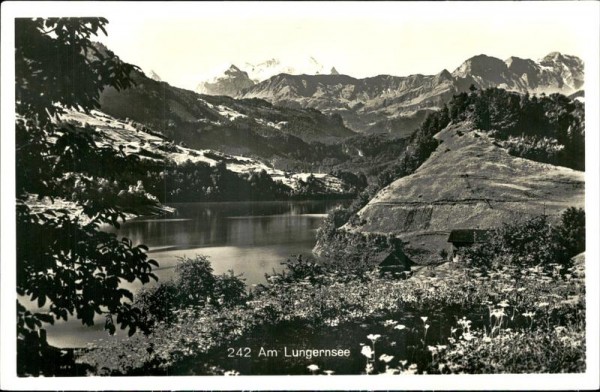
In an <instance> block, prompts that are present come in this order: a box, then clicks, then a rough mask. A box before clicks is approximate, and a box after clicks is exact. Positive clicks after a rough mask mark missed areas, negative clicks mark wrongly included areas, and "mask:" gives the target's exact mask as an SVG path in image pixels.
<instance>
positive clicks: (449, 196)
mask: <svg viewBox="0 0 600 392" xmlns="http://www.w3.org/2000/svg"><path fill="white" fill-rule="evenodd" d="M436 139H437V140H439V141H440V142H441V144H440V145H439V147H438V148H437V149H436V151H435V152H434V153H433V154H432V156H431V157H430V158H429V159H428V160H427V161H426V162H425V163H424V164H423V165H422V166H421V167H420V168H419V169H418V170H417V171H416V172H415V173H414V174H412V175H410V176H407V177H404V178H401V179H399V180H397V181H395V182H393V183H392V184H390V185H389V186H387V187H386V188H384V189H382V190H381V191H380V192H379V193H378V194H377V195H376V196H375V198H373V199H372V200H371V201H370V202H369V203H368V204H367V205H366V206H365V207H364V208H363V209H362V210H361V211H359V212H358V214H357V219H355V220H353V222H354V224H351V223H349V224H346V225H345V226H344V227H343V229H344V230H348V231H350V232H352V231H360V232H367V233H386V234H393V235H394V236H397V237H399V238H401V239H402V240H403V241H406V242H407V244H406V245H405V250H406V251H407V252H408V253H409V254H410V255H411V256H413V258H414V259H415V261H421V262H426V261H428V260H430V259H431V257H432V255H433V256H435V255H436V254H438V252H439V251H440V250H442V249H447V248H448V246H449V244H448V243H447V242H446V241H447V238H448V234H449V232H450V231H451V230H453V229H471V228H473V229H474V228H493V227H497V226H499V225H501V224H502V223H504V222H513V221H518V220H522V219H526V218H530V217H532V216H536V215H541V214H547V215H551V216H557V215H558V214H559V213H560V212H561V211H562V210H564V209H566V208H567V207H569V206H576V207H583V206H584V186H585V179H584V173H583V172H579V171H575V170H572V169H568V168H564V167H558V166H553V165H549V164H543V163H538V162H534V161H531V160H527V159H523V158H516V157H513V156H511V155H509V153H508V152H507V151H506V150H505V149H503V148H501V147H498V146H497V145H496V143H495V141H494V139H492V138H490V137H489V136H487V135H485V134H484V133H482V132H478V131H475V130H473V129H472V127H469V125H468V124H465V123H462V124H459V125H453V126H450V127H448V128H446V129H445V130H443V131H442V132H440V133H439V134H437V135H436Z"/></svg>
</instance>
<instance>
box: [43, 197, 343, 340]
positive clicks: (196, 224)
mask: <svg viewBox="0 0 600 392" xmlns="http://www.w3.org/2000/svg"><path fill="white" fill-rule="evenodd" d="M341 203H342V201H331V200H328V201H324V200H319V201H281V202H233V203H180V204H173V205H172V206H173V207H175V208H176V209H177V212H176V213H175V214H174V215H173V216H170V217H169V218H158V217H157V218H138V219H134V220H131V221H128V222H127V223H125V224H124V225H122V226H121V228H120V229H119V230H118V231H117V235H118V236H119V237H127V238H129V239H131V240H132V241H133V243H134V244H140V243H141V244H145V245H146V246H148V247H149V248H150V249H149V257H151V258H153V259H155V260H156V261H158V262H159V264H160V266H159V268H157V269H155V270H154V272H155V274H156V275H157V276H158V278H159V282H160V281H162V280H167V279H171V278H172V277H173V275H174V267H175V266H176V265H177V263H178V261H179V258H180V257H183V256H187V257H194V256H195V255H206V256H208V257H209V259H210V261H211V264H212V266H213V268H214V272H215V273H216V274H221V273H225V272H227V271H228V270H233V271H234V272H235V273H236V274H242V277H243V278H245V279H246V284H248V285H252V284H257V283H264V282H265V277H264V275H265V273H266V272H272V271H273V270H276V271H281V270H282V267H283V266H282V265H281V262H283V261H285V260H286V259H288V258H289V257H290V256H291V255H296V254H305V255H308V254H310V253H311V250H312V248H313V247H314V245H315V242H316V240H315V235H316V231H317V229H318V227H319V225H320V224H321V222H322V220H323V219H324V218H325V216H326V215H327V212H328V211H330V210H331V209H333V208H335V207H336V206H338V205H340V204H341ZM123 287H127V288H129V289H130V290H132V291H133V292H135V291H137V290H138V289H139V288H140V287H141V284H139V283H137V284H136V283H134V284H124V285H123ZM103 328H104V319H103V317H101V316H99V317H97V320H96V322H95V325H94V326H93V327H84V326H82V325H81V322H80V320H76V319H73V320H69V321H68V322H61V323H57V324H56V325H54V326H48V328H47V330H48V341H49V343H50V344H52V345H55V346H58V347H83V346H85V345H86V344H87V343H88V342H92V341H95V340H102V339H103V340H108V339H122V338H123V335H124V332H122V331H121V330H118V331H117V334H116V336H109V335H108V334H107V333H106V332H105V331H104V330H103Z"/></svg>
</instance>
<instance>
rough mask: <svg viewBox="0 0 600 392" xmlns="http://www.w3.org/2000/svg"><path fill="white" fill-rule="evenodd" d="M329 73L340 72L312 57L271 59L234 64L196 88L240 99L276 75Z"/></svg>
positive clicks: (205, 92) (201, 91)
mask: <svg viewBox="0 0 600 392" xmlns="http://www.w3.org/2000/svg"><path fill="white" fill-rule="evenodd" d="M291 63H293V65H291ZM328 73H329V74H332V75H337V74H338V71H337V70H336V68H335V67H333V66H332V67H331V69H330V70H329V71H327V67H325V66H324V65H323V64H321V63H320V62H319V61H318V60H317V59H315V58H314V57H312V56H309V57H307V58H302V59H299V60H298V59H296V60H294V61H283V60H280V59H277V58H271V59H269V60H266V61H263V62H260V63H256V64H252V63H248V62H246V63H244V64H243V65H242V66H241V67H238V66H236V65H235V64H232V65H231V66H230V67H229V68H228V69H227V70H226V71H224V73H223V74H221V75H218V76H215V77H213V78H211V79H210V80H206V81H202V82H200V83H199V84H198V86H197V87H196V92H198V93H200V94H209V95H229V96H230V97H238V96H240V95H241V94H242V92H243V91H244V90H245V89H247V88H249V87H251V86H253V85H255V84H257V83H260V82H262V81H264V80H267V79H269V78H271V77H273V76H275V75H279V74H288V75H324V74H328Z"/></svg>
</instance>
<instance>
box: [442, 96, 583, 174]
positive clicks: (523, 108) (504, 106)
mask: <svg viewBox="0 0 600 392" xmlns="http://www.w3.org/2000/svg"><path fill="white" fill-rule="evenodd" d="M584 115H585V110H584V105H583V104H582V103H580V102H578V101H574V100H570V99H569V98H567V97H565V96H564V95H561V94H551V95H549V96H545V95H542V96H541V97H536V96H530V95H529V94H525V95H522V94H518V93H514V92H508V91H505V90H502V89H499V88H489V89H486V90H474V91H473V92H471V94H467V93H461V94H458V95H456V96H454V98H453V99H452V101H451V102H450V118H451V120H452V121H454V122H460V121H465V120H469V121H472V122H473V124H474V125H475V126H476V127H477V128H479V129H481V130H484V131H490V132H491V133H492V135H493V136H495V137H496V138H498V139H500V140H505V141H506V142H505V145H506V146H507V148H508V151H509V152H510V153H511V154H513V155H516V156H520V157H523V158H528V159H532V160H536V161H540V162H545V163H552V164H554V165H560V166H566V167H570V168H572V169H576V170H585V119H584Z"/></svg>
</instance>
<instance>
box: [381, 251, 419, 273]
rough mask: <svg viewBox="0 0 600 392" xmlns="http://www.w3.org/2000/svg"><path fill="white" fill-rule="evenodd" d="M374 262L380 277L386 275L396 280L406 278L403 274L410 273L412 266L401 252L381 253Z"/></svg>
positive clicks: (411, 262) (410, 261) (409, 260)
mask: <svg viewBox="0 0 600 392" xmlns="http://www.w3.org/2000/svg"><path fill="white" fill-rule="evenodd" d="M376 260H377V264H378V267H379V272H380V274H381V275H386V274H387V275H391V276H393V277H396V278H398V277H402V276H406V274H405V272H407V271H410V267H411V266H412V265H413V264H414V263H413V261H412V260H411V259H410V258H409V257H408V256H407V255H406V254H405V253H404V252H402V251H401V250H395V251H388V252H382V253H380V254H379V255H378V256H377V257H376Z"/></svg>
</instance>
